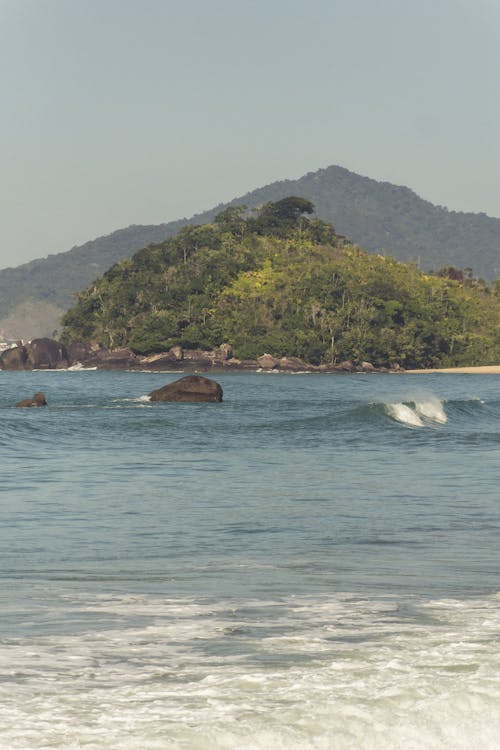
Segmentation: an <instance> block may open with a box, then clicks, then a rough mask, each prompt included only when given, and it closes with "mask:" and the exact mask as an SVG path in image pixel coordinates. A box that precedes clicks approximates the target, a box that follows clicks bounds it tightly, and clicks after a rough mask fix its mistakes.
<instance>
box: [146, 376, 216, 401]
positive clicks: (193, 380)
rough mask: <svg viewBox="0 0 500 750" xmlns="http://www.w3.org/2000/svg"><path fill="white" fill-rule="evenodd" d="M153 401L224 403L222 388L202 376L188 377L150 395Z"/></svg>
mask: <svg viewBox="0 0 500 750" xmlns="http://www.w3.org/2000/svg"><path fill="white" fill-rule="evenodd" d="M149 398H150V399H151V401H182V402H196V401H222V388H221V387H220V385H219V383H216V382H215V380H209V378H204V377H203V376H202V375H186V376H185V377H183V378H179V380H175V381H174V382H173V383H169V384H168V385H164V386H163V387H162V388H158V389H157V390H155V391H151V393H150V394H149Z"/></svg>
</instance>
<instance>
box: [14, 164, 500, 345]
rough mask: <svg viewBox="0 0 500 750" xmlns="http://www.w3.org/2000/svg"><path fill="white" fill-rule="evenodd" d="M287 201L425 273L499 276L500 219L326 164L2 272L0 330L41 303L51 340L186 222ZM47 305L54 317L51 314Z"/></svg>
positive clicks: (358, 240)
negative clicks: (133, 260)
mask: <svg viewBox="0 0 500 750" xmlns="http://www.w3.org/2000/svg"><path fill="white" fill-rule="evenodd" d="M288 195H298V196H302V197H304V198H306V199H308V200H310V201H312V202H313V203H314V205H315V207H316V213H317V216H318V217H319V218H320V219H323V220H324V221H327V222H331V223H333V225H334V226H335V229H336V231H337V232H338V233H340V234H343V235H346V236H348V237H349V238H350V239H351V240H352V241H353V242H355V243H357V244H359V245H361V246H362V247H364V248H366V249H367V250H369V251H371V252H376V253H380V254H383V255H392V256H393V257H395V258H396V259H398V260H403V261H412V262H414V263H416V264H417V265H418V266H419V267H420V268H421V269H423V270H438V269H440V268H442V267H444V266H450V265H451V266H457V267H459V268H472V271H473V273H474V275H476V276H478V277H482V278H485V279H487V280H491V279H493V278H496V277H498V276H499V275H500V219H496V218H492V217H489V216H486V214H483V213H479V214H474V213H462V212H456V211H448V210H447V209H446V208H443V207H442V206H434V205H433V204H432V203H429V202H428V201H425V200H423V199H422V198H419V197H418V196H417V195H416V194H415V193H414V192H413V191H412V190H410V189H409V188H407V187H400V186H396V185H392V184H391V183H389V182H378V181H376V180H373V179H370V178H368V177H363V176H361V175H358V174H355V173H353V172H350V171H349V170H347V169H344V168H343V167H338V166H331V167H328V168H326V169H320V170H319V171H317V172H311V173H309V174H306V175H304V176H303V177H301V178H300V179H298V180H282V181H279V182H274V183H272V184H271V185H267V186H266V187H262V188H259V189H257V190H254V191H252V192H250V193H247V194H246V195H244V196H241V197H240V198H235V199H234V200H232V201H231V202H230V203H227V204H220V205H218V206H216V207H215V208H213V209H211V210H209V211H205V212H204V213H200V214H196V215H195V216H193V217H191V218H190V219H180V220H177V221H173V222H170V223H166V224H159V225H151V226H140V225H139V226H138V225H134V226H130V227H128V228H126V229H120V230H118V231H116V232H113V233H112V234H109V235H107V236H105V237H99V238H97V239H95V240H93V241H91V242H87V243H85V244H84V245H81V246H79V247H74V248H73V249H72V250H70V251H68V252H66V253H59V254H57V255H49V257H48V258H45V259H41V260H35V261H32V262H31V263H26V264H24V265H22V266H19V267H17V268H7V269H4V270H2V271H0V332H3V333H4V334H6V335H9V336H20V335H21V334H20V333H19V330H18V329H16V323H15V321H16V317H18V313H19V314H21V313H23V310H24V311H25V307H23V306H25V304H26V303H27V302H29V303H30V304H31V305H34V306H35V307H34V308H32V309H36V308H37V305H38V307H39V309H40V316H39V317H40V321H42V327H44V328H45V330H43V331H42V330H39V328H40V327H38V329H37V335H42V334H43V333H46V334H50V333H52V331H53V329H54V328H56V327H58V318H59V317H60V313H61V312H62V311H63V310H66V309H67V308H68V307H69V306H70V305H71V304H72V301H73V295H74V293H75V292H77V291H78V290H80V289H83V288H84V287H85V286H86V285H87V284H89V283H90V282H91V281H92V279H94V278H97V277H99V276H100V275H102V274H103V273H104V271H105V270H106V269H107V268H109V267H110V266H111V265H113V263H116V262H117V261H119V260H121V259H123V258H125V257H129V256H130V255H132V253H133V252H135V251H136V250H138V249H140V248H142V247H146V246H147V245H150V244H153V243H158V242H161V241H162V240H164V239H166V238H168V237H172V236H173V235H174V234H176V233H177V232H178V231H179V229H180V228H181V227H182V226H184V225H186V224H204V223H206V222H209V221H211V220H212V219H213V217H214V216H215V215H216V214H217V213H219V212H220V211H222V210H223V209H224V208H226V207H227V206H235V205H238V204H245V205H247V206H248V207H250V208H254V207H257V206H260V205H262V204H264V203H268V202H270V201H277V200H279V199H281V198H284V197H286V196H288ZM40 303H43V304H40ZM48 304H50V305H51V306H53V307H54V308H56V311H54V310H51V311H50V310H49V309H48V308H47V305H48ZM19 305H21V308H19V309H18V306H19ZM24 315H25V313H24ZM7 317H8V321H7V322H8V329H7V326H6V318H7ZM25 317H26V316H25ZM31 335H33V334H31Z"/></svg>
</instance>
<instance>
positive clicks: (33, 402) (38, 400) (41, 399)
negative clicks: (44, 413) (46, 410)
mask: <svg viewBox="0 0 500 750" xmlns="http://www.w3.org/2000/svg"><path fill="white" fill-rule="evenodd" d="M16 406H47V401H46V399H45V394H44V393H41V392H39V393H35V395H34V396H33V398H25V399H23V400H22V401H18V403H17V404H16Z"/></svg>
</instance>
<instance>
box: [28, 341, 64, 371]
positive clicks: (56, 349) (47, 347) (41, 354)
mask: <svg viewBox="0 0 500 750" xmlns="http://www.w3.org/2000/svg"><path fill="white" fill-rule="evenodd" d="M25 349H26V365H25V369H28V370H60V369H64V368H66V367H68V365H69V354H68V350H67V349H66V347H65V346H64V344H61V343H59V341H54V339H33V341H30V343H29V344H25Z"/></svg>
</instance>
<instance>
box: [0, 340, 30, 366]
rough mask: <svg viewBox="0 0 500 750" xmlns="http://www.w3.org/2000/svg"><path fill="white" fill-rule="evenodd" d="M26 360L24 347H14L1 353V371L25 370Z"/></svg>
mask: <svg viewBox="0 0 500 750" xmlns="http://www.w3.org/2000/svg"><path fill="white" fill-rule="evenodd" d="M27 358H28V355H27V352H26V347H25V346H22V345H21V346H14V347H12V349H6V350H5V351H4V352H2V355H1V357H0V365H1V367H2V370H26V369H27V367H26V361H27Z"/></svg>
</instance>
